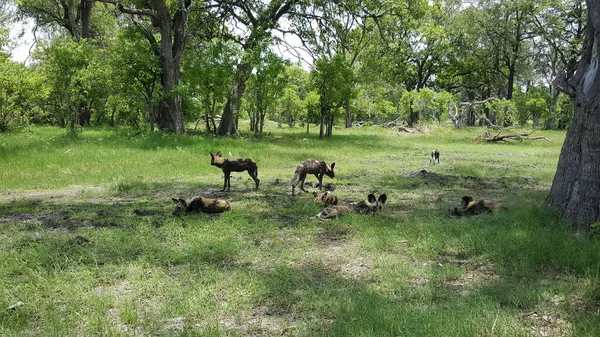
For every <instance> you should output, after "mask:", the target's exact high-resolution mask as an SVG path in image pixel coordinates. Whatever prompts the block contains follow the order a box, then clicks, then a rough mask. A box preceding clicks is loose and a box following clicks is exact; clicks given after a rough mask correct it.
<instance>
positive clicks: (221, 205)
mask: <svg viewBox="0 0 600 337" xmlns="http://www.w3.org/2000/svg"><path fill="white" fill-rule="evenodd" d="M171 200H173V202H174V203H175V209H174V210H173V215H180V214H188V213H199V212H201V213H223V212H225V211H229V210H231V205H230V204H229V202H227V201H226V200H220V199H208V198H202V197H193V198H191V199H187V200H185V199H182V198H179V199H175V198H171Z"/></svg>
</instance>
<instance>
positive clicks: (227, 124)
mask: <svg viewBox="0 0 600 337" xmlns="http://www.w3.org/2000/svg"><path fill="white" fill-rule="evenodd" d="M215 2H216V3H218V4H219V7H220V8H222V9H224V10H225V12H226V20H225V22H229V20H230V19H231V20H233V21H235V24H236V26H238V27H239V25H241V26H243V27H244V28H243V29H241V31H242V32H243V33H242V36H238V35H234V34H230V36H229V37H228V38H230V39H232V40H233V41H237V42H238V43H239V44H240V46H241V47H242V49H243V51H244V55H243V56H242V58H241V60H240V62H239V63H238V64H237V66H236V72H235V76H234V80H233V84H232V85H231V89H230V91H229V95H228V96H227V103H226V104H225V107H224V108H223V114H222V116H221V122H220V124H219V129H218V130H217V133H218V134H219V135H232V134H237V133H238V130H237V127H236V123H235V116H234V114H235V113H236V112H237V111H239V109H240V104H241V99H242V96H243V95H244V92H245V91H246V82H247V81H248V79H249V78H250V75H251V74H252V71H253V70H254V67H255V65H256V62H257V56H258V55H260V52H259V51H260V46H261V43H262V42H263V41H264V40H269V39H270V37H271V33H272V30H273V29H275V28H276V27H278V26H279V20H280V19H281V18H283V17H284V16H285V15H286V14H289V12H290V11H291V10H292V9H293V8H294V6H295V5H297V4H298V3H300V0H274V1H268V2H267V3H264V2H263V1H260V0H236V1H233V0H220V1H215Z"/></svg>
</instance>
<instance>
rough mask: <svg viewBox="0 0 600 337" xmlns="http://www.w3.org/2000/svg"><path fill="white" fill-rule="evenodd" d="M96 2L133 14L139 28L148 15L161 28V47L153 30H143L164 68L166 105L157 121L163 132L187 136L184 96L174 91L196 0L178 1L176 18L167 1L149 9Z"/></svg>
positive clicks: (108, 0) (154, 3)
mask: <svg viewBox="0 0 600 337" xmlns="http://www.w3.org/2000/svg"><path fill="white" fill-rule="evenodd" d="M96 1H99V2H105V3H111V4H114V5H115V6H117V8H118V9H119V10H120V11H122V12H123V13H127V14H130V15H131V16H132V19H133V22H134V23H135V24H136V25H140V26H141V25H142V24H141V23H140V20H139V17H138V16H146V17H150V19H151V21H152V23H153V25H155V26H158V28H159V29H160V38H161V40H160V46H159V44H158V42H157V41H156V39H155V37H154V35H153V34H152V33H151V32H150V31H149V30H147V29H145V28H143V29H142V32H143V33H144V35H145V36H146V38H147V39H148V41H149V42H150V44H151V45H152V48H153V50H154V53H155V54H156V55H157V56H158V57H159V59H160V65H161V68H162V73H161V83H162V86H163V97H162V104H161V105H160V107H159V108H158V111H157V114H156V116H155V122H156V124H157V125H158V128H159V129H160V130H169V131H174V132H175V133H178V134H183V133H185V126H184V120H183V109H182V108H181V96H180V95H179V94H177V93H174V91H173V89H174V88H175V87H176V86H177V85H179V84H180V81H181V71H180V69H179V68H180V66H181V59H182V57H183V52H184V51H185V45H186V43H187V36H186V32H185V27H186V24H187V21H188V15H189V11H190V7H191V6H192V2H193V0H181V1H178V2H177V10H176V11H175V14H174V15H173V18H172V19H171V14H170V12H169V7H168V6H167V3H166V1H165V0H152V1H151V2H152V4H150V3H148V2H144V6H146V7H147V9H138V8H136V7H125V6H123V5H122V4H121V3H120V2H119V1H117V0H96Z"/></svg>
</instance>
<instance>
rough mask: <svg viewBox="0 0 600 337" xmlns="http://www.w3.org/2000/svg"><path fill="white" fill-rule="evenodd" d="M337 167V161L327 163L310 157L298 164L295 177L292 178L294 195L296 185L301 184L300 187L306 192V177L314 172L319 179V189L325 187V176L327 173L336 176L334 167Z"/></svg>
mask: <svg viewBox="0 0 600 337" xmlns="http://www.w3.org/2000/svg"><path fill="white" fill-rule="evenodd" d="M334 167H335V163H331V166H330V165H327V163H325V162H324V161H321V160H315V159H309V160H305V161H303V162H301V163H300V164H298V166H296V172H294V178H292V195H294V189H295V188H296V186H298V185H300V189H301V190H302V191H304V192H306V190H305V189H304V179H306V175H307V174H309V173H310V174H314V175H315V177H317V179H318V180H319V184H318V185H317V187H319V190H322V189H323V186H322V185H323V176H324V175H326V176H328V177H329V178H333V177H335V172H334V171H333V168H334Z"/></svg>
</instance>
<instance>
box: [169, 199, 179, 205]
mask: <svg viewBox="0 0 600 337" xmlns="http://www.w3.org/2000/svg"><path fill="white" fill-rule="evenodd" d="M171 200H173V202H174V203H176V204H178V203H179V200H177V199H175V198H171Z"/></svg>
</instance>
